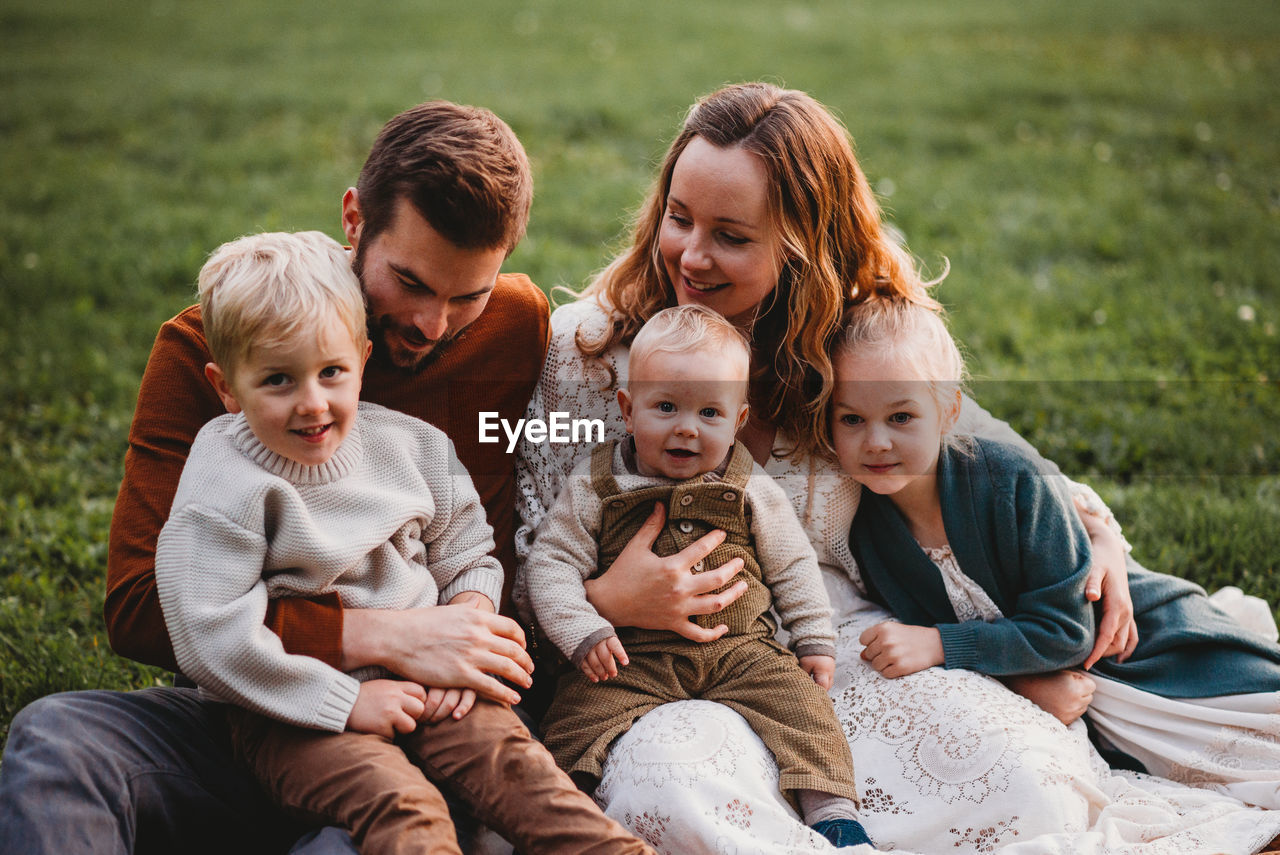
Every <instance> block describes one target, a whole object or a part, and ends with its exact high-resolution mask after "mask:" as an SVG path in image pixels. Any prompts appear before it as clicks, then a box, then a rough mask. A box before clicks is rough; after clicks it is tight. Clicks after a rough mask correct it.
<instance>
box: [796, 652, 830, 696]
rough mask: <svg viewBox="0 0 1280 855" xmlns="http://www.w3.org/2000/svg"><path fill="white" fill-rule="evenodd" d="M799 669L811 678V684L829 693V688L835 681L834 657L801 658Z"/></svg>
mask: <svg viewBox="0 0 1280 855" xmlns="http://www.w3.org/2000/svg"><path fill="white" fill-rule="evenodd" d="M800 667H801V668H803V669H804V672H805V673H806V674H808V675H809V676H810V677H812V678H813V682H815V683H817V684H818V685H819V686H821V687H822V688H824V689H826V690H827V691H831V686H832V684H833V683H835V680H836V660H835V657H834V656H823V655H817V656H801V657H800Z"/></svg>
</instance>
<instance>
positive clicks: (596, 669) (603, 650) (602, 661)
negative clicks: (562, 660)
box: [578, 635, 631, 683]
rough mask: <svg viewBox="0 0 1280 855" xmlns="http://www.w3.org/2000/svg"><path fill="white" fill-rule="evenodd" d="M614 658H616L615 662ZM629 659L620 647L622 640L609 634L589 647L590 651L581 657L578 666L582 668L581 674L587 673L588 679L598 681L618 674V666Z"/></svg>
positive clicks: (624, 663)
mask: <svg viewBox="0 0 1280 855" xmlns="http://www.w3.org/2000/svg"><path fill="white" fill-rule="evenodd" d="M614 659H617V662H616V663H615V662H614ZM630 661H631V660H629V659H627V652H626V651H625V650H623V649H622V642H621V641H619V640H618V636H616V635H611V636H609V637H608V638H606V639H604V640H603V641H600V642H599V643H597V644H596V646H595V647H593V648H591V652H590V653H588V654H587V655H586V656H584V657H583V658H582V663H581V664H580V665H578V667H579V668H581V669H582V673H583V674H586V675H587V679H588V680H590V681H591V682H593V683H598V682H600V681H601V680H608V679H609V678H610V677H616V676H618V666H619V665H626V664H627V663H628V662H630Z"/></svg>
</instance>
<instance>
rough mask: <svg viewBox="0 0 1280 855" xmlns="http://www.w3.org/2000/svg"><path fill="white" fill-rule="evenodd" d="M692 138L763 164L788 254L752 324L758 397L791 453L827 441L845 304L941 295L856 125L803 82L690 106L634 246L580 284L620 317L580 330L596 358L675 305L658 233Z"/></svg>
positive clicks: (580, 342)
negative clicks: (862, 151) (891, 217)
mask: <svg viewBox="0 0 1280 855" xmlns="http://www.w3.org/2000/svg"><path fill="white" fill-rule="evenodd" d="M694 137H702V138H703V139H705V140H706V141H707V142H709V143H711V144H713V145H716V146H720V147H722V148H728V147H732V146H740V147H741V148H743V149H744V150H746V151H748V152H751V153H752V154H754V155H756V156H757V157H759V158H760V161H761V162H762V163H763V164H764V167H765V170H766V172H767V174H768V207H769V217H770V219H771V220H772V225H773V226H774V227H775V228H777V230H778V233H779V235H780V237H781V241H782V246H783V252H784V253H785V259H784V261H783V267H782V273H781V275H780V277H779V279H778V284H777V287H776V288H775V289H774V292H773V295H772V296H771V297H770V298H769V299H767V300H766V301H765V303H764V304H762V305H761V306H760V309H759V311H758V313H757V316H756V319H755V322H754V324H753V325H752V327H751V329H750V330H749V333H750V336H751V342H752V372H751V374H752V392H751V405H752V407H753V408H754V409H755V412H756V414H757V415H758V416H759V417H761V418H763V419H764V420H765V421H768V422H770V423H771V424H773V425H774V426H775V427H777V428H778V429H779V430H780V431H782V432H784V433H785V434H786V435H787V436H788V437H790V438H791V439H792V440H793V441H794V443H795V445H794V448H793V449H792V450H793V451H799V452H802V453H812V452H814V451H817V450H820V449H821V447H822V445H823V442H822V437H821V427H820V425H821V422H822V419H821V418H820V416H821V414H822V413H823V412H824V410H825V408H826V406H827V401H828V399H829V398H830V395H831V390H832V384H833V372H832V367H831V358H830V356H829V354H830V352H831V344H832V339H833V337H834V336H835V335H836V334H837V333H838V332H839V330H840V329H841V327H842V323H841V322H842V317H843V314H844V312H845V310H846V308H847V307H849V306H851V305H853V304H855V303H857V302H859V301H861V300H864V299H866V298H867V297H869V296H872V295H880V296H884V297H895V298H898V299H904V298H905V299H908V300H911V301H912V302H918V303H922V304H925V305H929V306H931V307H935V308H936V307H937V303H936V302H935V301H934V300H933V299H932V298H931V297H930V296H929V295H928V292H927V290H926V287H925V283H923V282H922V281H921V277H920V274H919V272H918V270H917V269H916V265H915V262H914V260H913V259H912V258H911V257H910V256H909V255H908V254H907V252H906V250H905V249H903V248H902V247H901V246H900V245H899V244H898V243H897V242H896V241H894V240H892V239H891V238H890V237H889V236H888V235H887V234H886V232H885V229H884V228H883V226H882V224H881V215H880V206H879V204H878V203H877V202H876V199H875V196H874V194H873V193H872V191H871V187H870V185H869V184H868V183H867V178H866V176H865V175H863V173H862V169H861V168H860V167H859V166H858V161H857V158H856V157H855V156H854V153H853V141H852V139H851V138H850V136H849V132H848V131H847V130H846V129H845V127H844V125H842V124H841V123H840V122H839V120H837V119H836V118H835V117H834V116H832V115H831V113H830V112H828V111H827V109H826V108H825V107H823V106H822V105H821V104H819V103H818V102H817V101H815V100H814V99H813V98H812V97H810V96H809V95H807V94H805V93H804V92H800V91H797V90H794V89H781V88H779V87H777V86H773V85H771V84H768V83H743V84H738V85H734V86H727V87H725V88H723V89H720V90H718V91H716V92H714V93H712V94H711V95H708V96H706V97H705V98H703V99H701V100H700V101H698V102H697V103H696V104H694V105H693V107H692V108H691V109H690V110H689V113H688V115H687V117H686V118H685V121H684V125H683V127H682V128H681V129H680V133H679V135H678V136H677V137H676V139H675V140H674V141H673V142H672V143H671V147H670V149H668V151H667V154H666V157H665V158H664V160H663V162H662V169H661V171H660V172H659V173H658V177H657V180H656V182H655V184H654V187H653V189H652V190H651V191H650V193H649V196H648V197H647V199H646V200H645V202H644V204H643V206H642V208H641V209H640V211H639V213H638V216H637V217H636V220H635V223H634V232H633V239H632V243H631V247H630V249H628V250H626V251H625V252H623V253H622V254H621V255H620V256H619V257H618V258H616V259H615V260H614V261H613V262H612V263H610V264H609V266H608V267H606V268H605V269H604V270H603V271H601V272H600V273H599V274H598V275H597V276H596V278H595V279H594V280H593V281H592V282H591V283H590V284H589V285H588V286H587V288H586V289H585V290H584V292H583V296H590V297H594V298H596V299H598V300H600V301H601V302H602V303H603V304H604V305H605V306H606V307H607V308H608V309H609V310H610V311H611V312H612V313H613V316H614V322H613V325H612V326H611V327H610V329H609V330H608V332H607V333H606V334H605V335H604V336H603V337H602V338H600V339H599V340H593V341H588V340H585V337H584V336H582V335H579V336H578V338H577V346H578V349H579V350H580V351H582V353H583V354H584V355H585V356H587V357H589V358H599V357H601V356H603V354H605V353H606V352H607V351H608V350H609V349H610V348H612V347H613V346H614V345H616V344H618V343H623V344H629V343H630V342H631V339H632V338H634V337H635V334H636V332H637V331H638V330H639V329H640V327H641V326H642V325H643V324H644V322H645V321H647V320H648V319H649V318H651V317H653V315H654V314H656V313H657V312H659V311H661V310H662V309H664V308H667V307H668V306H673V305H675V304H676V298H675V291H674V288H673V287H672V284H671V280H670V278H669V277H668V276H667V273H666V268H665V266H664V265H663V263H662V257H661V255H660V253H659V249H658V235H659V232H660V230H661V226H662V220H663V217H664V216H665V214H666V207H667V195H668V193H669V192H670V189H671V175H672V172H673V171H674V169H675V164H676V161H677V160H678V159H679V157H680V155H681V153H683V152H684V149H685V147H686V146H687V145H688V144H689V141H690V140H692V139H693V138H694Z"/></svg>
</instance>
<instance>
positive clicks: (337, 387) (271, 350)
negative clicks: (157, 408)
mask: <svg viewBox="0 0 1280 855" xmlns="http://www.w3.org/2000/svg"><path fill="white" fill-rule="evenodd" d="M368 356H369V348H368V346H367V345H366V347H365V349H364V352H363V353H362V352H360V351H359V350H358V349H357V347H356V343H355V341H353V340H352V338H351V333H350V332H349V331H348V330H347V328H346V327H345V326H344V325H343V324H342V322H341V321H339V320H338V319H337V318H331V319H330V320H329V323H328V324H326V325H325V327H324V328H323V329H321V330H320V331H319V333H318V334H317V335H316V336H314V337H313V336H310V335H302V336H299V337H297V338H294V339H292V340H290V341H287V342H284V343H281V344H278V345H270V346H261V347H253V348H251V349H250V351H249V355H248V356H247V357H245V358H244V359H242V360H241V361H240V363H239V364H237V365H236V366H235V367H234V369H233V371H232V373H231V376H229V377H228V376H227V375H226V373H225V372H223V371H222V369H221V368H220V367H219V366H217V365H216V364H214V363H212V362H211V363H209V364H208V365H206V366H205V373H206V374H207V375H208V377H209V381H210V382H211V383H213V387H214V388H215V389H216V390H217V391H218V395H219V397H221V398H222V403H223V404H224V405H225V406H226V408H227V412H230V413H238V412H243V413H244V415H245V418H246V419H247V420H248V422H249V427H250V428H251V429H252V430H253V434H254V436H256V437H257V438H258V440H259V441H260V442H262V444H263V445H265V446H266V447H267V448H269V449H271V450H272V451H274V452H275V453H276V454H279V455H281V456H282V457H286V458H288V459H289V460H292V461H293V462H295V463H301V464H302V465H304V466H317V465H319V464H321V463H325V462H327V461H328V460H329V458H330V457H332V456H333V453H334V452H335V451H337V450H338V447H339V446H340V445H342V442H343V440H344V439H346V438H347V435H348V434H349V433H350V432H351V426H352V425H353V424H354V423H355V418H356V405H357V402H358V401H359V400H360V372H361V371H362V370H363V369H364V362H365V359H367V358H368Z"/></svg>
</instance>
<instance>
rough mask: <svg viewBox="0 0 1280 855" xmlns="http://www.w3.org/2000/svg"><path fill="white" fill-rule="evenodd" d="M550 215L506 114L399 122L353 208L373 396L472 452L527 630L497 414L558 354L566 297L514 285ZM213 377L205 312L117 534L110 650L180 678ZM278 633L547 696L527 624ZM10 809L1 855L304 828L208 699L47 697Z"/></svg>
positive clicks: (336, 844)
mask: <svg viewBox="0 0 1280 855" xmlns="http://www.w3.org/2000/svg"><path fill="white" fill-rule="evenodd" d="M531 201H532V178H531V175H530V170H529V164H528V160H527V158H526V157H525V154H524V151H523V149H522V147H521V146H520V143H519V141H518V140H517V139H516V138H515V135H514V134H513V133H512V131H511V129H510V128H508V127H507V126H506V124H505V123H503V122H502V121H501V120H500V119H498V118H497V117H496V116H494V115H493V114H492V113H489V112H488V111H485V110H479V109H476V108H471V107H461V106H458V105H454V104H449V103H447V102H431V103H428V104H423V105H420V106H418V107H415V108H413V109H411V110H408V111H406V112H405V113H402V114H401V115H399V116H397V117H395V118H394V119H392V120H391V121H390V122H389V123H388V124H387V125H386V127H385V128H384V129H383V131H382V133H381V134H380V135H379V137H378V139H377V140H376V141H375V143H374V146H373V149H372V150H371V152H370V155H369V158H368V160H367V161H366V163H365V166H364V168H363V169H362V170H361V173H360V178H359V180H358V182H357V185H356V187H354V188H352V189H349V190H347V192H346V194H345V195H344V197H343V199H342V225H343V231H344V232H345V235H346V238H347V240H348V242H349V243H350V245H351V247H352V266H353V269H354V270H355V271H356V273H357V275H358V276H359V278H360V280H361V284H362V287H363V289H364V291H365V295H366V299H367V303H368V310H369V326H370V334H371V338H372V339H373V341H374V342H375V350H374V355H373V356H372V357H371V358H370V360H369V362H368V365H367V367H366V370H365V376H364V389H363V393H362V398H364V399H365V400H370V401H374V402H377V403H380V404H383V405H385V406H388V407H391V408H394V409H398V410H402V411H403V412H406V413H409V414H411V415H414V416H417V417H419V418H422V419H424V420H426V421H429V422H431V423H432V424H434V425H436V426H437V427H439V428H441V429H442V430H444V431H445V433H446V434H448V435H449V437H450V438H451V439H452V440H453V442H454V443H455V446H456V449H457V453H458V457H459V459H460V460H461V461H462V463H463V464H464V465H465V466H466V467H467V469H468V471H469V472H470V474H471V476H472V478H473V479H474V481H475V484H476V487H477V489H478V491H479V493H480V497H481V501H482V503H483V504H484V506H485V510H486V513H487V516H488V518H489V521H490V523H491V524H492V525H493V528H494V536H495V541H496V543H497V548H496V550H495V554H496V556H497V557H498V558H499V560H500V561H501V562H502V564H503V566H504V568H505V570H506V571H507V584H506V586H505V590H504V596H503V601H504V603H503V605H504V609H503V611H507V612H508V613H510V607H509V591H510V584H511V576H512V573H513V571H514V563H515V559H514V548H513V533H514V508H515V478H514V470H513V462H512V460H511V458H509V457H508V456H507V455H505V454H504V453H503V451H502V447H501V445H497V444H484V445H482V444H480V443H479V441H478V429H477V424H478V417H477V413H478V412H480V411H496V412H498V413H499V415H500V417H502V418H506V419H509V420H513V419H517V418H520V417H522V416H523V414H524V409H525V405H526V403H527V401H528V399H529V396H530V393H531V391H532V389H533V386H534V383H535V382H536V380H537V377H538V374H539V372H540V370H541V361H542V358H543V356H544V355H545V352H546V346H547V335H548V332H547V331H548V306H547V301H546V298H545V297H544V296H543V295H542V293H541V292H540V291H538V289H537V288H536V287H535V286H534V285H533V283H532V282H531V281H530V280H529V279H528V278H527V277H525V276H522V275H515V274H506V275H500V274H499V272H498V271H499V268H500V267H501V265H502V262H503V260H504V259H505V258H506V257H507V256H508V255H509V254H510V252H511V251H512V249H514V248H515V246H516V244H517V243H519V241H520V239H521V237H522V236H523V234H524V230H525V225H526V223H527V221H528V214H529V207H530V203H531ZM513 354H518V355H519V356H520V358H519V359H511V355H513ZM209 361H210V357H209V354H208V349H207V347H206V344H205V340H204V334H203V327H202V325H201V319H200V312H199V308H198V307H192V308H189V309H187V310H185V311H183V312H182V313H180V314H179V315H178V316H177V317H175V318H173V319H171V320H170V321H168V322H167V323H165V324H164V326H163V327H162V328H161V330H160V333H159V335H158V336H157V339H156V343H155V345H154V347H153V349H152V353H151V357H150V359H149V361H148V364H147V369H146V373H145V374H144V376H143V380H142V386H141V389H140V391H139V395H138V405H137V409H136V411H135V415H134V421H133V425H132V427H131V429H130V434H129V450H128V453H127V455H126V458H125V475H124V480H123V483H122V484H121V488H120V494H119V497H118V499H117V502H116V507H115V514H114V516H113V518H112V524H111V543H110V555H109V562H108V579H107V595H106V603H105V614H106V620H107V627H108V630H109V633H110V638H111V643H112V646H113V647H114V648H115V649H116V651H117V652H119V653H121V654H123V655H126V656H129V657H131V658H133V659H137V660H139V661H142V662H147V663H151V664H155V665H160V666H163V667H167V668H169V669H176V665H175V662H174V658H173V651H172V648H171V646H170V643H169V637H168V633H167V632H166V630H165V625H164V620H163V616H162V614H161V610H160V605H159V600H158V597H157V594H156V587H155V577H154V557H155V554H154V553H155V544H156V538H157V536H158V534H159V531H160V528H161V526H162V525H163V523H164V521H165V519H166V517H167V516H168V512H169V507H170V505H171V503H172V500H173V495H174V492H175V490H176V487H177V483H178V478H179V475H180V473H181V471H182V466H183V463H184V460H185V458H186V454H187V451H188V449H189V446H190V443H191V441H192V439H194V437H195V434H196V432H197V431H198V430H199V428H200V427H201V426H202V425H203V424H204V423H205V422H206V421H208V420H209V419H210V418H212V417H214V416H216V415H219V414H221V413H222V412H223V408H222V405H221V402H220V401H219V399H218V397H217V395H216V393H215V392H214V390H213V389H212V387H211V386H210V385H209V383H208V382H206V381H205V379H204V376H203V375H204V366H205V364H206V363H208V362H209ZM267 624H268V626H270V627H271V628H272V629H273V630H274V631H275V632H276V633H277V634H278V635H279V636H280V638H281V640H282V642H283V644H284V647H285V648H286V649H287V650H288V651H289V652H291V653H297V654H305V655H310V656H314V657H316V658H319V659H321V660H323V661H325V662H327V663H329V664H331V665H334V666H335V667H338V668H341V669H343V670H351V669H353V668H358V667H361V666H365V665H381V666H384V667H386V668H388V669H389V670H391V671H393V672H394V673H396V674H398V675H400V676H401V677H403V678H405V679H408V680H412V681H415V682H419V683H422V684H423V685H426V686H428V687H430V686H442V687H469V688H473V689H475V690H476V691H477V692H478V693H479V694H482V695H485V696H488V697H490V698H493V699H495V700H499V701H510V700H511V699H512V694H513V693H512V690H511V688H510V687H508V686H505V685H503V684H502V683H500V682H499V680H498V679H497V678H502V679H505V680H507V681H509V682H510V683H511V684H513V685H515V686H516V687H524V688H528V687H529V686H530V685H531V679H530V672H531V671H532V662H531V660H530V658H529V656H528V654H527V653H526V652H525V650H524V636H523V633H522V632H521V630H520V628H519V626H518V625H517V624H516V623H515V622H514V621H512V620H510V619H509V618H507V617H502V616H501V615H495V614H490V613H487V612H485V611H481V610H478V609H473V608H468V607H466V606H456V605H455V606H444V607H440V606H437V607H432V608H424V609H417V610H409V611H368V610H353V609H344V608H343V607H342V604H341V603H340V602H339V601H338V599H337V597H336V596H328V597H324V596H322V597H318V598H314V599H281V600H275V601H273V602H272V606H271V609H270V610H269V612H268V615H267ZM426 627H429V628H430V631H429V632H426V631H424V629H425V628H426ZM334 639H340V644H338V643H335V642H334ZM429 714H430V711H428V715H429ZM0 804H3V805H4V808H3V811H2V812H0V850H2V851H13V852H24V853H40V852H44V853H59V855H63V853H90V852H93V853H96V852H104V853H105V852H111V853H128V852H147V851H151V850H156V851H188V852H191V851H197V852H204V851H209V852H226V851H230V849H231V847H233V846H234V847H235V848H236V849H237V850H246V849H247V850H249V851H262V852H281V851H284V849H285V848H287V846H288V844H289V842H291V841H292V839H293V838H294V837H296V835H297V831H298V829H297V827H289V825H288V824H286V823H284V822H282V820H281V818H280V817H279V816H278V815H276V814H275V813H274V812H273V811H272V810H270V809H269V808H268V806H267V804H266V800H265V799H264V798H263V797H262V796H261V794H260V793H259V792H258V791H257V790H256V787H255V786H254V785H253V784H251V783H250V781H249V778H248V777H246V776H245V775H244V774H243V773H242V772H240V771H239V770H237V769H236V768H234V766H233V765H232V763H231V760H230V754H229V753H228V744H227V739H226V732H225V726H224V724H223V722H222V717H221V714H220V712H219V709H218V705H217V704H214V703H211V702H209V701H205V700H202V699H201V698H200V697H199V696H198V694H197V693H196V691H195V690H194V689H181V688H173V689H167V688H163V689H147V690H143V691H139V692H129V693H120V692H73V693H66V694H63V695H55V696H51V697H48V698H44V699H41V700H40V701H37V702H36V703H34V704H32V705H31V706H29V707H28V708H27V709H26V710H24V711H23V712H22V713H20V714H19V716H18V717H17V718H16V719H15V720H14V723H13V726H12V729H11V732H10V737H9V744H8V749H7V751H6V754H5V758H4V764H3V774H2V775H0ZM303 845H304V846H305V849H298V850H296V851H300V852H301V851H306V852H307V853H309V855H311V853H321V852H325V853H328V852H351V851H352V849H351V844H350V841H349V840H348V839H347V838H346V836H345V835H340V834H337V835H334V834H327V833H326V834H321V835H320V836H319V837H318V838H316V839H315V840H313V841H311V842H310V843H307V844H303Z"/></svg>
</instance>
